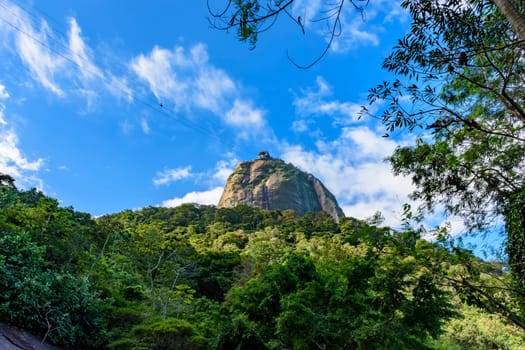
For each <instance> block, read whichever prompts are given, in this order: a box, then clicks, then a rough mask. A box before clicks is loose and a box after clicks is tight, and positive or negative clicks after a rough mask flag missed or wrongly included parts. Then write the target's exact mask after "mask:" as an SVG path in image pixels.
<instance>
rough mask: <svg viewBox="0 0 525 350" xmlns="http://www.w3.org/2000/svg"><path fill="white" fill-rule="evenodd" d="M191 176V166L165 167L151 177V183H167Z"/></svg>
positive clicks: (158, 184)
mask: <svg viewBox="0 0 525 350" xmlns="http://www.w3.org/2000/svg"><path fill="white" fill-rule="evenodd" d="M190 176H192V173H191V166H187V167H184V168H177V169H166V170H163V171H161V172H158V173H157V174H156V175H155V177H154V178H153V184H154V185H155V186H161V185H168V184H170V183H172V182H175V181H179V180H182V179H186V178H188V177H190Z"/></svg>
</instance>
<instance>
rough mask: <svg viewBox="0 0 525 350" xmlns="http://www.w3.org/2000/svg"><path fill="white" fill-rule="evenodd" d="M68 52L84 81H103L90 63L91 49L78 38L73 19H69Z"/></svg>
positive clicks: (78, 30)
mask: <svg viewBox="0 0 525 350" xmlns="http://www.w3.org/2000/svg"><path fill="white" fill-rule="evenodd" d="M69 25H70V29H69V50H70V56H71V59H72V60H73V62H74V63H75V64H76V65H77V69H78V71H79V72H80V74H81V75H82V76H83V78H84V79H87V80H91V79H93V78H99V79H103V78H104V77H103V74H102V72H101V70H100V69H99V68H98V67H97V66H96V65H95V63H94V62H93V61H92V58H91V56H92V54H91V49H89V48H88V47H87V45H86V44H85V42H84V40H83V39H82V37H81V36H80V33H81V29H80V26H79V25H78V23H77V21H76V19H75V18H69Z"/></svg>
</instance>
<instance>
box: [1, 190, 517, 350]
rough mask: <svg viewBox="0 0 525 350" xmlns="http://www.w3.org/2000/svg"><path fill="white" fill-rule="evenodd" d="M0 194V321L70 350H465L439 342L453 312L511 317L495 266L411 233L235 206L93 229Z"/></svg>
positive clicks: (29, 198)
mask: <svg viewBox="0 0 525 350" xmlns="http://www.w3.org/2000/svg"><path fill="white" fill-rule="evenodd" d="M0 193H1V194H2V197H1V198H2V202H1V203H0V205H1V206H2V209H3V210H2V211H1V212H0V219H1V220H0V228H1V231H0V232H1V233H0V286H1V288H2V291H3V293H2V294H1V295H0V320H1V321H3V322H6V323H9V324H13V325H18V326H20V327H24V328H26V329H28V330H30V331H32V332H33V333H35V334H38V335H40V336H41V337H42V338H43V339H47V340H49V341H52V342H53V343H55V344H59V345H62V346H64V347H65V348H75V349H102V348H108V349H170V348H173V349H234V348H237V349H282V348H290V349H310V348H312V349H315V348H326V349H328V348H335V349H343V348H344V349H369V348H374V349H410V348H413V349H423V348H427V347H428V348H433V347H438V346H441V345H442V344H445V343H446V342H448V343H447V344H456V343H457V344H463V343H461V342H462V340H458V339H453V338H452V337H448V338H444V339H442V341H441V340H440V339H441V338H440V336H441V334H442V330H443V325H445V324H447V323H445V322H447V320H456V316H457V315H458V314H462V313H463V311H462V310H463V309H462V308H461V306H460V305H462V303H463V302H468V303H471V304H476V305H479V304H484V305H485V309H488V310H491V311H493V312H498V313H500V314H502V315H503V316H504V317H506V318H509V317H510V316H512V317H516V318H517V320H518V321H519V320H521V318H520V315H519V312H517V310H519V305H518V304H517V303H516V302H515V300H516V299H515V298H514V296H513V295H512V294H511V293H509V292H508V291H507V290H505V289H503V288H500V287H501V286H502V284H501V283H503V282H504V281H506V280H507V279H508V276H507V274H506V273H505V272H504V271H503V270H501V268H498V267H497V266H494V265H487V264H483V263H481V262H480V261H478V260H477V259H475V258H473V257H472V256H471V255H470V254H469V253H468V252H465V251H461V252H460V251H457V252H456V251H451V250H449V249H448V248H447V247H446V246H443V245H439V244H436V243H429V242H426V241H423V240H421V239H420V238H419V235H420V234H419V232H417V231H413V230H411V229H409V228H407V229H406V230H405V231H404V232H393V231H392V230H390V229H389V228H379V227H376V226H373V225H371V224H369V223H366V222H363V221H359V220H355V219H350V218H345V219H343V220H341V222H340V223H339V224H336V223H334V222H333V221H332V220H331V219H330V218H329V217H327V216H323V215H317V214H308V215H305V216H304V217H298V216H297V215H296V214H295V213H293V212H287V211H284V212H281V211H267V210H262V209H256V208H247V207H243V206H240V207H237V208H232V209H228V210H223V209H217V208H215V207H210V206H196V205H183V206H180V207H177V208H151V207H150V208H144V209H142V210H138V211H123V212H121V213H117V214H112V215H107V216H104V217H100V218H97V219H96V220H93V219H91V218H90V217H89V215H87V214H83V213H77V212H75V211H74V210H73V209H71V208H67V209H64V208H60V207H58V206H57V205H56V201H54V200H52V199H51V198H48V197H46V196H44V195H42V194H41V193H39V192H37V191H34V190H30V191H19V190H18V189H16V187H14V183H12V182H9V181H3V182H2V185H0ZM48 218H50V219H49V220H48ZM43 228H44V229H43ZM41 232H43V235H42V234H41ZM73 242H80V244H81V246H80V247H77V246H73ZM75 244H76V243H75ZM59 262H60V263H59ZM494 277H497V279H496V278H494ZM498 281H502V282H501V283H500V282H498ZM487 283H492V284H491V285H492V286H493V288H494V289H493V290H494V291H497V294H496V293H494V294H490V295H488V294H486V290H485V289H480V288H479V286H480V285H486V284H487ZM484 293H485V294H484ZM453 294H458V295H459V296H460V297H461V298H462V300H463V301H459V300H458V299H454V298H452V295H453ZM482 306H483V305H482ZM501 307H504V308H503V309H501ZM501 310H504V311H505V312H507V311H508V312H507V313H505V314H504V313H503V311H501ZM465 315H466V314H465ZM483 315H487V317H489V318H490V317H492V316H488V314H486V313H483ZM504 319H505V318H504ZM450 322H453V321H450ZM454 322H456V323H448V324H449V325H450V326H448V327H456V328H457V327H467V325H465V324H464V323H463V320H462V319H460V318H458V319H457V321H454ZM492 322H493V321H492V320H491V321H490V322H489V323H490V324H492ZM494 322H495V321H494ZM497 322H501V321H499V320H498V321H497ZM497 322H496V323H494V324H497V325H498V326H497V327H501V328H502V329H503V327H506V326H504V325H502V324H501V323H497ZM458 329H459V328H458ZM465 329H466V328H465ZM476 337H478V338H476V339H478V340H479V342H478V343H480V344H481V343H482V342H483V339H485V338H486V335H485V333H482V332H479V333H478V334H477V335H476ZM432 339H435V340H432ZM513 339H514V340H513V342H515V344H520V343H519V339H520V338H519V337H515V338H513ZM472 344H474V340H473V343H472ZM476 344H477V343H476ZM498 344H499V343H498ZM513 344H514V343H513ZM522 344H523V343H522Z"/></svg>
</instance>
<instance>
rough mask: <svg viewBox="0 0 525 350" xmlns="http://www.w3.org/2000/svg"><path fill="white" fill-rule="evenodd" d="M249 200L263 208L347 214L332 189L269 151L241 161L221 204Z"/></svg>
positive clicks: (340, 215) (337, 217) (335, 214)
mask: <svg viewBox="0 0 525 350" xmlns="http://www.w3.org/2000/svg"><path fill="white" fill-rule="evenodd" d="M239 204H246V205H249V206H252V207H259V208H263V209H270V210H271V209H280V210H287V209H292V210H295V211H296V212H297V213H298V214H299V215H304V214H306V213H307V212H310V211H313V212H318V211H325V212H326V213H328V214H329V215H330V216H331V217H332V218H334V220H335V221H339V218H341V217H343V216H344V213H343V211H342V210H341V208H340V207H339V205H338V204H337V201H336V199H335V197H334V195H333V194H332V193H330V191H328V189H327V188H326V187H325V186H324V185H323V184H322V183H321V181H319V179H317V178H316V177H314V176H313V175H311V174H308V173H306V172H304V171H301V170H299V169H297V168H296V167H295V166H293V165H292V164H288V163H286V162H284V161H283V160H281V159H273V158H271V157H270V155H269V154H268V152H265V151H263V152H260V153H259V159H256V160H253V161H244V162H240V163H239V164H238V165H237V167H236V168H235V170H234V172H233V173H232V174H231V175H230V176H229V177H228V180H227V181H226V186H225V188H224V192H223V193H222V196H221V199H220V201H219V204H218V207H219V208H229V207H235V206H237V205H239Z"/></svg>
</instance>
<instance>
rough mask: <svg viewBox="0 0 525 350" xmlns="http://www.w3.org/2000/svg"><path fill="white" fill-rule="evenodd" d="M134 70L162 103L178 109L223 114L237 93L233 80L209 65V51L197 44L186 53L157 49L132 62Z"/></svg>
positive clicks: (182, 48)
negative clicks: (228, 100) (197, 108)
mask: <svg viewBox="0 0 525 350" xmlns="http://www.w3.org/2000/svg"><path fill="white" fill-rule="evenodd" d="M130 68H131V70H132V71H133V72H135V74H136V75H137V76H138V77H139V78H140V79H142V80H143V81H145V82H146V83H147V84H148V86H149V88H150V89H151V91H152V93H153V94H154V95H155V96H156V98H157V99H158V100H159V102H170V103H172V104H174V105H175V108H177V109H178V108H186V109H188V108H191V107H199V108H203V109H206V110H209V111H211V112H214V113H219V112H220V111H221V109H222V108H224V107H223V106H224V105H225V104H226V103H227V97H228V96H229V95H230V94H232V93H233V92H235V84H234V82H233V80H232V79H231V78H230V77H229V76H228V75H227V74H226V72H224V71H223V70H221V69H219V68H216V67H214V66H213V65H212V64H210V62H209V58H208V54H207V52H206V48H205V47H204V45H203V44H197V45H195V46H193V47H191V48H190V49H189V50H186V49H185V48H184V47H182V46H177V47H176V48H175V49H173V50H167V49H164V48H160V47H158V46H155V47H154V48H153V50H152V51H151V52H150V53H149V54H147V55H144V54H141V55H139V56H137V57H135V58H133V59H132V60H131V63H130Z"/></svg>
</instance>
